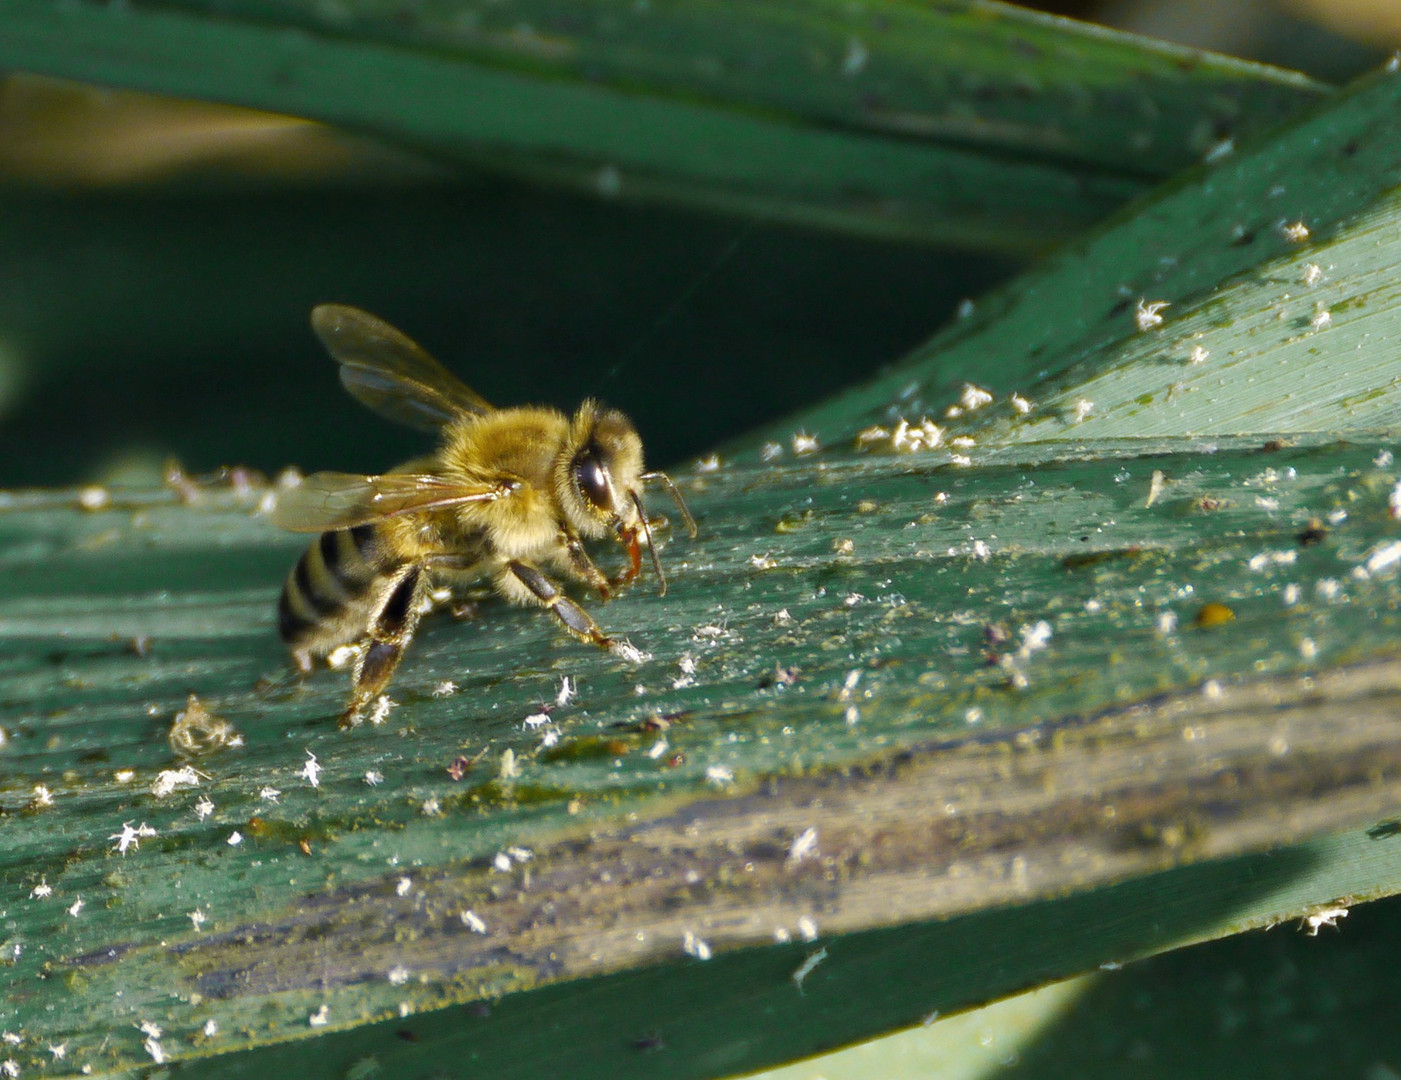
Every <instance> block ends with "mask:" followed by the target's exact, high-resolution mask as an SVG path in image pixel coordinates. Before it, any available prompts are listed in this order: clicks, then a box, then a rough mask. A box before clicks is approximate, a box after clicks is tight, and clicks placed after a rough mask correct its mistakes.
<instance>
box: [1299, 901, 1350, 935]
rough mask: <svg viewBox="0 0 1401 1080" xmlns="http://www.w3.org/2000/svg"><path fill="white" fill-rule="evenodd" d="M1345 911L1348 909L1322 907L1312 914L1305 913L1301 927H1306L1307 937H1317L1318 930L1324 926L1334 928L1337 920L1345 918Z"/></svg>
mask: <svg viewBox="0 0 1401 1080" xmlns="http://www.w3.org/2000/svg"><path fill="white" fill-rule="evenodd" d="M1347 913H1348V909H1347V908H1345V907H1330V908H1324V909H1323V910H1322V911H1315V912H1314V913H1313V914H1312V915H1305V916H1304V921H1303V923H1302V924H1301V928H1302V927H1304V926H1306V927H1308V930H1309V937H1318V932H1319V931H1320V930H1321V929H1323V928H1324V927H1325V926H1331V927H1333V928H1334V929H1336V928H1337V926H1338V920H1339V919H1345V918H1347Z"/></svg>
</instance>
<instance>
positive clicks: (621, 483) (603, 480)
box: [554, 401, 696, 596]
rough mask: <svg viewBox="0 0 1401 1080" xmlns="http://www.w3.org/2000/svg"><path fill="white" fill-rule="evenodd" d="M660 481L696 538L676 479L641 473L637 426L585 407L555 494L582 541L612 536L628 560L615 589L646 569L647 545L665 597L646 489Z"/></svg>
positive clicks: (573, 426) (572, 428)
mask: <svg viewBox="0 0 1401 1080" xmlns="http://www.w3.org/2000/svg"><path fill="white" fill-rule="evenodd" d="M648 480H660V481H661V482H662V483H664V484H666V486H667V487H668V488H669V489H670V490H671V494H672V497H673V498H674V499H675V500H676V506H677V509H679V510H680V511H681V515H682V517H684V518H685V519H686V528H687V530H688V531H689V532H690V534H691V535H692V536H695V535H696V523H695V520H694V519H693V518H692V517H691V512H690V511H689V510H688V509H686V503H685V502H684V500H682V498H681V493H680V492H679V491H677V490H676V485H675V484H673V483H672V482H671V477H669V476H667V475H666V473H659V472H652V473H649V472H643V471H642V439H641V437H640V436H639V435H638V434H637V429H636V428H634V427H633V426H632V421H631V420H629V419H628V418H627V417H626V416H624V415H623V414H622V413H620V412H618V411H617V410H616V409H603V408H600V407H599V405H598V404H597V403H595V402H593V401H586V402H584V404H583V405H581V406H580V407H579V411H578V412H577V413H575V414H574V419H573V420H572V421H571V422H570V425H569V437H568V439H567V440H566V442H565V445H564V448H563V451H562V453H561V454H560V456H559V459H558V460H557V461H556V463H555V476H554V482H555V494H556V497H557V498H558V499H559V504H560V506H561V508H562V509H563V511H564V515H565V518H566V519H567V520H568V521H569V523H570V524H571V525H572V526H573V527H574V529H575V531H577V532H578V533H579V534H580V535H582V536H588V537H599V536H603V535H604V534H605V533H607V532H608V531H610V530H612V531H614V532H616V533H617V535H618V542H619V543H621V544H622V545H623V547H624V548H625V549H626V550H627V554H628V567H627V569H625V570H624V571H623V574H622V576H621V577H620V578H618V579H617V580H616V581H614V584H615V585H619V584H620V585H625V584H627V583H628V582H630V581H632V580H633V579H634V578H636V577H637V575H638V572H639V571H640V570H641V569H642V553H641V546H642V544H644V543H645V545H646V547H647V552H648V554H649V555H651V557H652V569H653V570H655V571H656V574H657V591H658V593H660V594H661V595H663V596H665V595H666V576H665V575H664V574H663V573H662V563H661V560H660V559H659V558H658V557H657V548H656V545H655V544H653V542H652V527H651V525H650V524H649V523H648V521H647V508H646V507H645V506H643V505H642V485H643V484H644V483H645V482H646V481H648Z"/></svg>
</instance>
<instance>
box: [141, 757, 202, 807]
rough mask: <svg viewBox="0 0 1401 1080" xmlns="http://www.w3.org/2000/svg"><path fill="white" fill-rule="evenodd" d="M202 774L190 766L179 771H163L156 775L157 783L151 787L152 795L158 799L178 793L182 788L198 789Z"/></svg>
mask: <svg viewBox="0 0 1401 1080" xmlns="http://www.w3.org/2000/svg"><path fill="white" fill-rule="evenodd" d="M199 780H200V774H199V773H198V772H197V771H196V770H195V769H194V768H193V767H192V766H189V765H186V766H184V767H183V768H179V769H163V770H162V771H161V772H159V773H157V774H156V782H155V783H154V784H152V785H151V794H152V795H154V796H155V797H156V798H158V799H164V798H165V797H166V796H167V795H170V794H172V793H173V792H175V791H178V790H179V789H180V788H188V787H198V786H199Z"/></svg>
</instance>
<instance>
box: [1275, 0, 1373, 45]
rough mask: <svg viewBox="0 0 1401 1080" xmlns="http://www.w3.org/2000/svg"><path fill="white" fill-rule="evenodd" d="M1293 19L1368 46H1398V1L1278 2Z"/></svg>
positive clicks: (1306, 0)
mask: <svg viewBox="0 0 1401 1080" xmlns="http://www.w3.org/2000/svg"><path fill="white" fill-rule="evenodd" d="M1280 3H1282V4H1283V5H1284V6H1285V7H1286V8H1288V9H1290V10H1291V11H1292V12H1293V13H1294V14H1295V15H1297V16H1299V17H1300V18H1303V19H1308V20H1309V21H1310V22H1316V23H1318V24H1319V25H1320V26H1323V27H1326V28H1327V29H1329V30H1331V31H1333V32H1334V33H1335V34H1341V35H1342V36H1344V37H1349V38H1352V39H1353V40H1354V41H1360V42H1362V43H1364V44H1367V45H1378V46H1382V47H1387V48H1390V47H1396V46H1401V3H1397V0H1280Z"/></svg>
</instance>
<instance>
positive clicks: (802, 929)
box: [798, 915, 817, 941]
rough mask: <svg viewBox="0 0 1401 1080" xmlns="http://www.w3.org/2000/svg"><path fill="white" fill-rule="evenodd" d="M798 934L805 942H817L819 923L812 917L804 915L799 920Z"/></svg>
mask: <svg viewBox="0 0 1401 1080" xmlns="http://www.w3.org/2000/svg"><path fill="white" fill-rule="evenodd" d="M798 933H799V934H800V935H801V936H802V939H803V940H804V941H816V940H817V923H816V922H815V921H814V920H813V919H812V918H811V917H809V916H807V915H804V916H803V917H802V918H800V919H799V920H798Z"/></svg>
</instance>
